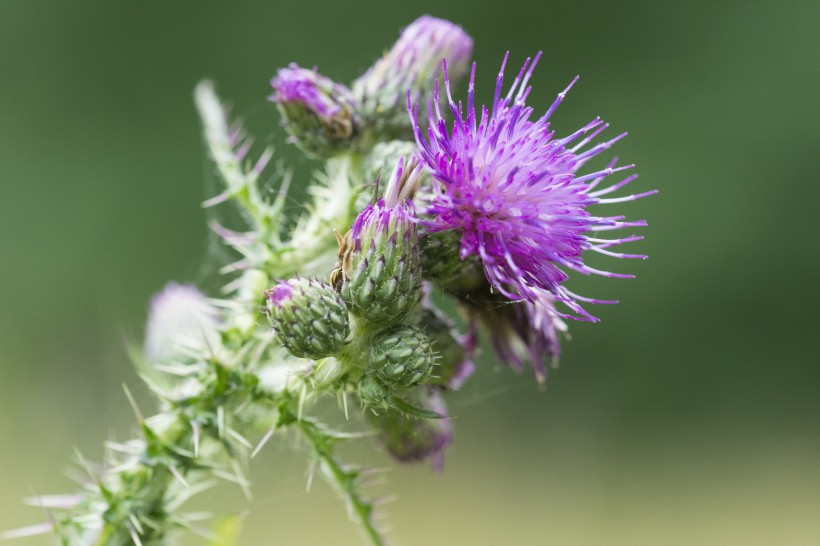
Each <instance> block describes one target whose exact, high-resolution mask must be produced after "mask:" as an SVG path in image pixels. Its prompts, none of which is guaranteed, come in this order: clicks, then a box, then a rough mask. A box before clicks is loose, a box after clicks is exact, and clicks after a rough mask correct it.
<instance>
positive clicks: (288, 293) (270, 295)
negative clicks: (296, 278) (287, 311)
mask: <svg viewBox="0 0 820 546" xmlns="http://www.w3.org/2000/svg"><path fill="white" fill-rule="evenodd" d="M292 296H293V286H292V285H291V284H290V283H289V282H287V281H281V282H280V283H279V284H277V285H276V286H274V287H273V288H271V289H270V290H268V291H266V292H265V298H266V299H267V300H268V302H270V304H271V305H275V306H276V307H282V306H284V305H285V304H286V303H287V302H289V301H290V299H291V297H292Z"/></svg>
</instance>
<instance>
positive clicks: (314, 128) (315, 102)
mask: <svg viewBox="0 0 820 546" xmlns="http://www.w3.org/2000/svg"><path fill="white" fill-rule="evenodd" d="M271 85H272V86H273V90H274V93H273V95H271V96H270V97H269V99H270V100H271V101H273V102H275V103H276V106H277V107H278V109H279V113H280V114H281V115H282V120H283V124H284V126H285V130H286V131H287V132H288V134H290V135H291V140H292V141H293V142H294V143H295V144H296V145H297V146H299V148H301V149H302V150H303V151H304V152H305V153H307V154H309V155H313V156H317V157H320V158H323V157H330V156H332V155H335V154H337V153H339V152H344V151H347V150H350V149H351V147H352V146H353V144H354V139H355V137H356V135H357V133H358V125H359V122H358V119H357V114H356V106H355V104H356V101H355V99H354V98H353V95H352V94H351V91H350V89H348V88H347V87H345V86H344V85H342V84H339V83H336V82H334V81H333V80H331V79H330V78H326V77H325V76H322V75H321V74H319V73H318V72H317V71H316V70H315V69H314V70H307V69H305V68H301V67H299V66H298V65H297V64H295V63H291V64H290V65H289V66H288V67H287V68H282V69H280V70H279V72H278V73H277V75H276V77H275V78H273V79H272V80H271Z"/></svg>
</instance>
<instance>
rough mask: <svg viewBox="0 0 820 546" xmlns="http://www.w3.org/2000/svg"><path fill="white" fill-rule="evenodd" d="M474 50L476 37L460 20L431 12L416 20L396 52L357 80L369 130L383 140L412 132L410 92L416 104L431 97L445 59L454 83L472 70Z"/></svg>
mask: <svg viewBox="0 0 820 546" xmlns="http://www.w3.org/2000/svg"><path fill="white" fill-rule="evenodd" d="M472 51H473V40H472V38H470V36H468V35H467V33H465V32H464V30H462V28H461V27H459V26H458V25H455V24H454V23H451V22H449V21H445V20H443V19H436V18H435V17H430V16H429V15H425V16H422V17H419V18H418V19H416V20H415V21H413V22H412V23H411V24H410V25H409V26H408V27H407V28H405V29H404V31H403V32H402V33H401V36H400V37H399V39H398V41H397V42H396V43H395V44H394V45H393V47H392V48H391V49H390V51H388V52H387V53H385V55H384V57H382V58H381V59H379V60H378V61H376V63H375V64H374V65H373V66H372V67H371V68H370V69H369V70H368V71H367V72H366V73H365V74H364V75H362V76H361V77H360V78H359V79H358V80H356V81H355V82H354V83H353V93H354V95H355V97H356V99H357V100H358V101H359V104H360V107H361V112H362V116H363V118H365V120H366V121H365V123H367V124H368V126H369V129H370V130H371V131H373V132H374V133H375V135H377V136H378V138H379V139H380V140H385V139H390V138H400V137H402V136H403V135H405V134H407V132H408V129H409V127H410V124H409V122H408V119H407V110H406V104H407V94H408V92H409V93H410V96H411V100H412V101H413V103H418V102H426V101H427V98H428V97H429V95H430V93H432V90H433V82H434V81H435V80H437V79H439V78H440V77H441V75H442V60H445V59H446V61H447V67H448V71H449V74H450V81H451V82H453V81H455V80H457V79H459V78H460V77H461V76H463V75H464V74H465V73H466V72H467V67H468V64H469V62H470V56H471V55H472Z"/></svg>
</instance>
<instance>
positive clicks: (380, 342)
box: [368, 326, 436, 389]
mask: <svg viewBox="0 0 820 546" xmlns="http://www.w3.org/2000/svg"><path fill="white" fill-rule="evenodd" d="M435 363H436V353H435V351H434V350H433V343H432V341H431V340H430V338H429V337H427V335H426V334H425V333H424V332H423V331H422V330H421V329H420V328H417V327H415V326H395V327H393V328H390V329H388V330H385V331H384V332H381V333H380V334H379V335H377V336H376V337H375V338H374V339H373V342H372V345H371V347H370V361H369V362H368V368H369V369H370V370H372V371H373V373H374V374H375V377H376V378H378V379H379V381H380V382H381V384H382V385H384V386H385V387H387V388H389V389H409V388H411V387H415V386H416V385H419V384H421V383H424V382H425V381H426V380H427V378H429V377H430V374H431V373H432V371H433V367H434V366H435Z"/></svg>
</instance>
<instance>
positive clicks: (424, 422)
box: [369, 389, 453, 471]
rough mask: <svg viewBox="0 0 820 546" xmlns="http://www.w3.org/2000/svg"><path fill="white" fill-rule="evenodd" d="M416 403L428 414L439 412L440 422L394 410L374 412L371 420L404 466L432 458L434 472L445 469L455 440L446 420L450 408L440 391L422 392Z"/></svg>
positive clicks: (393, 454)
mask: <svg viewBox="0 0 820 546" xmlns="http://www.w3.org/2000/svg"><path fill="white" fill-rule="evenodd" d="M418 398H420V400H418V401H415V403H416V404H418V405H419V406H420V407H422V408H424V409H425V410H427V411H431V412H433V413H437V414H438V415H440V416H441V418H439V419H420V418H417V417H410V416H407V415H406V414H404V413H402V412H400V411H398V410H395V409H391V410H388V411H384V412H381V413H378V414H376V413H371V414H369V418H370V420H371V422H372V423H373V424H374V425H375V426H376V428H377V429H378V430H379V431H380V432H381V439H382V441H383V442H384V445H385V447H386V448H387V451H388V452H389V453H390V454H391V455H392V456H393V457H394V458H395V459H396V460H398V461H400V462H403V463H413V462H420V461H423V460H425V459H429V460H430V462H431V463H432V465H433V469H434V470H436V471H441V470H442V469H443V467H444V449H445V448H446V447H447V446H448V445H449V444H450V443H451V442H452V441H453V427H452V424H451V422H450V419H449V418H448V417H447V407H446V406H445V404H444V399H443V398H442V395H441V392H439V391H438V390H437V389H421V390H419V394H418Z"/></svg>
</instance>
